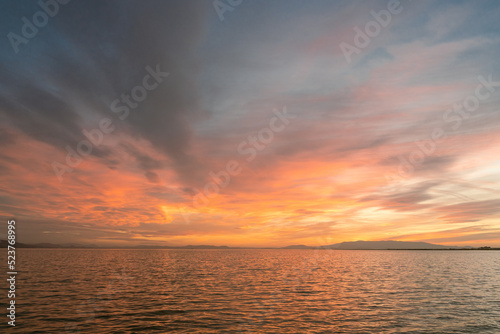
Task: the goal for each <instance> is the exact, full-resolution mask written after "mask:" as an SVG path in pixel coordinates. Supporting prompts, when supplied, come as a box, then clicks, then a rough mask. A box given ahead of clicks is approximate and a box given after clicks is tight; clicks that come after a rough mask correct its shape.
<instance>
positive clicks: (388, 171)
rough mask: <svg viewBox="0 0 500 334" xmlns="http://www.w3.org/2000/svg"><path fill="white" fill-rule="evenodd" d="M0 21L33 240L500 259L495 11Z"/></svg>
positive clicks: (486, 7) (98, 8) (382, 5)
mask: <svg viewBox="0 0 500 334" xmlns="http://www.w3.org/2000/svg"><path fill="white" fill-rule="evenodd" d="M0 15H1V20H0V34H1V35H3V36H4V37H3V38H2V39H1V46H0V180H1V182H0V212H1V216H2V217H4V218H3V219H4V220H5V221H7V220H8V219H15V220H16V224H17V238H18V239H17V241H19V242H27V243H38V242H50V243H84V244H94V245H99V246H136V245H169V246H180V245H201V244H209V245H227V246H242V247H280V246H286V245H293V244H306V245H328V244H333V243H337V242H343V241H355V240H402V241H426V242H432V243H437V244H443V245H457V246H497V247H499V246H500V184H499V181H500V131H499V130H500V110H499V109H498V106H499V101H500V58H499V57H498V54H499V53H500V20H499V18H500V3H499V2H498V1H494V0H492V1H474V2H470V1H411V0H404V1H403V0H402V1H395V0H391V1H319V0H310V1H307V2H306V1H294V0H275V1H260V0H255V1H250V0H216V1H213V2H212V1H194V0H189V1H185V0H183V1H152V0H146V1H125V0H123V1H106V2H103V1H95V0H94V1H92V0H90V1H87V0H86V1H83V0H71V1H68V0H59V2H56V1H55V0H43V1H41V2H38V1H15V0H10V1H2V3H1V4H0ZM2 236H3V238H5V234H2Z"/></svg>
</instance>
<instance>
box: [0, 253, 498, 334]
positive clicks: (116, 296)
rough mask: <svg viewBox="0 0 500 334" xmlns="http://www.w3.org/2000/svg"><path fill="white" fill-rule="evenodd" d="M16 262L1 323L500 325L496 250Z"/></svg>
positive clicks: (339, 327) (54, 326)
mask: <svg viewBox="0 0 500 334" xmlns="http://www.w3.org/2000/svg"><path fill="white" fill-rule="evenodd" d="M16 264H17V265H16V269H17V272H18V274H17V277H16V292H15V295H16V298H15V301H16V304H15V306H16V318H15V320H16V321H15V327H12V326H10V325H8V324H7V322H8V321H9V319H8V318H7V317H6V314H7V312H8V311H7V310H6V307H7V306H8V304H7V302H6V300H7V293H8V289H9V287H8V284H7V283H6V281H5V280H4V284H3V285H2V291H1V293H2V295H3V296H2V298H0V300H1V301H2V305H3V307H2V309H3V310H4V311H3V312H4V314H5V315H4V316H2V318H3V320H2V323H1V324H0V332H1V333H100V334H105V333H492V334H498V333H500V251H494V250H491V251H488V250H485V251H481V250H474V251H471V250H468V251H459V250H440V251H431V250H425V251H424V250H422V251H420V250H409V251H404V250H380V251H377V250H310V249H286V250H285V249H208V250H204V249H158V250H150V249H149V250H138V249H135V250H128V249H116V250H113V249H105V250H103V249H18V250H17V254H16ZM5 276H6V277H7V274H5Z"/></svg>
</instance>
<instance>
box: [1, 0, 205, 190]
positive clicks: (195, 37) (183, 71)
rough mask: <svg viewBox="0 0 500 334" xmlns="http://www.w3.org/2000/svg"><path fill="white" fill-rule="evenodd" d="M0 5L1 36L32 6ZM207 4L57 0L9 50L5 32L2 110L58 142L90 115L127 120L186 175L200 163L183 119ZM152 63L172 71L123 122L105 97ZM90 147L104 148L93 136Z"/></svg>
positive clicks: (75, 138)
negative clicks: (0, 13)
mask: <svg viewBox="0 0 500 334" xmlns="http://www.w3.org/2000/svg"><path fill="white" fill-rule="evenodd" d="M3 7H4V8H3V9H4V16H5V15H6V14H10V16H9V19H8V20H6V21H4V22H3V23H2V25H1V31H0V32H1V33H2V34H3V35H4V36H5V35H7V33H8V32H10V31H13V32H16V33H19V31H18V30H20V28H21V26H22V24H23V23H22V21H21V17H22V16H26V17H30V15H33V13H34V12H36V11H37V10H40V8H38V7H36V6H31V7H30V6H26V5H20V4H18V3H16V2H11V3H10V4H7V5H4V6H3ZM209 7H210V6H209V4H208V3H207V2H198V1H140V2H139V1H106V2H102V1H72V2H70V3H68V4H67V5H64V6H61V7H60V9H59V13H58V14H57V15H56V16H55V17H53V18H51V20H50V22H49V23H48V24H47V26H46V27H44V28H43V29H40V32H39V33H38V35H37V36H35V37H34V38H33V39H32V40H30V41H29V43H27V44H22V45H20V46H19V49H20V50H19V52H18V53H17V54H14V51H13V49H12V47H11V45H10V43H9V41H8V39H7V38H5V39H3V41H2V43H3V44H2V49H1V50H2V51H0V59H1V60H2V62H1V65H0V71H1V73H2V83H1V84H0V114H3V115H2V118H3V117H4V116H6V117H5V118H6V120H7V121H8V122H9V123H10V124H11V125H12V126H15V127H17V128H18V129H20V130H21V131H22V132H24V133H25V134H27V135H29V136H30V137H32V138H34V139H36V140H38V141H42V142H45V143H48V144H50V145H53V146H54V147H56V148H57V149H59V150H64V148H65V146H66V145H69V146H71V147H75V145H76V144H77V143H78V142H79V141H81V140H82V139H84V137H83V135H82V129H84V128H89V125H88V124H90V127H92V124H94V123H96V120H99V119H100V118H102V117H111V118H113V119H114V121H115V123H116V124H117V125H118V128H119V129H123V128H126V129H130V130H131V131H132V133H133V134H135V135H139V136H141V137H142V138H144V139H146V140H148V141H150V142H151V143H152V144H153V145H154V146H155V147H156V148H157V149H158V150H159V151H161V152H163V153H164V154H166V155H168V156H169V157H170V158H171V159H173V161H174V163H173V164H174V168H176V170H177V171H178V172H179V173H180V174H181V177H183V179H185V180H186V179H189V177H190V176H192V175H191V174H196V173H197V170H198V167H199V166H198V164H197V162H196V159H195V158H194V157H192V156H191V155H190V153H189V147H190V142H191V130H190V121H192V120H193V119H194V118H196V116H197V113H198V112H199V109H200V108H199V106H198V98H197V93H196V87H195V84H194V82H195V78H196V75H197V66H198V65H197V62H196V59H195V57H194V56H193V54H194V51H195V50H196V47H197V46H198V43H199V41H200V39H201V38H202V37H203V34H204V26H205V22H204V19H205V14H206V9H207V8H209ZM16 18H17V20H16ZM157 65H158V66H159V68H160V70H161V71H163V72H169V73H170V76H169V77H168V78H167V79H165V80H164V82H162V83H161V84H160V85H159V86H158V88H157V89H155V90H153V91H150V92H149V94H148V97H147V98H146V100H144V101H142V102H141V103H140V105H139V106H138V107H137V108H135V109H131V113H130V116H129V117H128V118H127V119H125V120H124V122H125V123H123V124H121V121H119V120H118V119H117V118H116V117H115V116H116V115H114V114H113V113H111V112H110V109H109V104H110V103H111V101H113V100H115V99H116V98H120V96H121V94H122V93H129V92H130V90H131V89H132V88H133V87H135V86H137V85H141V84H142V79H143V77H144V76H145V75H146V74H147V72H146V70H145V68H146V67H147V66H150V67H151V68H153V69H155V68H157ZM92 122H94V123H92ZM84 123H85V125H84ZM122 125H123V127H121V126H122ZM125 125H127V126H125ZM95 127H97V123H96V124H95ZM93 154H94V155H96V156H97V157H102V158H104V157H108V156H109V155H110V154H111V152H109V151H108V150H106V149H105V148H104V147H103V146H101V147H99V148H94V150H93ZM146 173H147V172H146ZM148 175H149V176H148V179H150V180H155V179H156V177H155V176H154V175H152V174H148Z"/></svg>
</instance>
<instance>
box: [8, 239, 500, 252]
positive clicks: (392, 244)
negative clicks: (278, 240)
mask: <svg viewBox="0 0 500 334" xmlns="http://www.w3.org/2000/svg"><path fill="white" fill-rule="evenodd" d="M7 245H8V243H7V241H6V240H0V248H6V247H7ZM15 246H16V247H18V248H111V247H99V246H96V245H93V244H77V243H68V244H51V243H38V244H24V243H19V242H16V245H15ZM112 248H128V249H238V248H244V247H228V246H212V245H195V246H193V245H188V246H158V245H139V246H132V247H112ZM249 248H252V247H249ZM255 248H258V247H255ZM262 248H270V249H272V248H273V247H262ZM279 249H339V250H344V249H345V250H358V249H359V250H362V249H370V250H376V249H379V250H384V249H478V248H474V247H469V246H465V247H458V246H443V245H436V244H431V243H428V242H415V241H395V240H385V241H361V240H359V241H347V242H341V243H338V244H332V245H325V246H318V247H314V246H306V245H291V246H286V247H281V248H279ZM480 249H490V248H489V247H481V248H480ZM492 249H495V248H492ZM496 249H498V248H496Z"/></svg>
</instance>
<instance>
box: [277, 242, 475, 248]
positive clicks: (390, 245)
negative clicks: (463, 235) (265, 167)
mask: <svg viewBox="0 0 500 334" xmlns="http://www.w3.org/2000/svg"><path fill="white" fill-rule="evenodd" d="M284 248H286V249H315V248H324V249H470V248H473V247H469V246H466V247H458V246H443V245H436V244H430V243H428V242H415V241H394V240H385V241H361V240H360V241H346V242H341V243H338V244H333V245H326V246H319V247H310V246H305V245H293V246H287V247H284Z"/></svg>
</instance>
